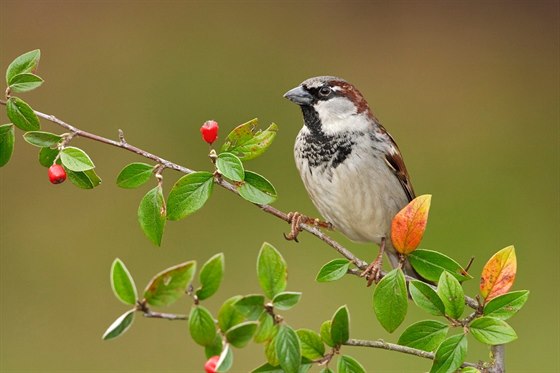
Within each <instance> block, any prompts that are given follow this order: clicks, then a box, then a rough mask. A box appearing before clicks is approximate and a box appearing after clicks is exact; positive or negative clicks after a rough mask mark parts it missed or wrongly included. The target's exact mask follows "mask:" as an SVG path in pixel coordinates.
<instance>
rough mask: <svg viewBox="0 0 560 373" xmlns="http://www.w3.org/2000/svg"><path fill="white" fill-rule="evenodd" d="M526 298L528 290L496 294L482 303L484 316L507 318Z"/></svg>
mask: <svg viewBox="0 0 560 373" xmlns="http://www.w3.org/2000/svg"><path fill="white" fill-rule="evenodd" d="M528 298H529V291H528V290H519V291H512V292H510V293H506V294H503V295H500V296H497V297H496V298H493V299H492V300H491V301H490V302H488V303H486V304H485V305H484V316H491V317H493V318H495V319H500V320H507V319H509V318H510V317H512V316H513V315H515V314H516V313H517V311H519V310H520V309H521V308H522V307H523V305H524V304H525V302H527V299H528Z"/></svg>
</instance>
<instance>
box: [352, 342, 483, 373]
mask: <svg viewBox="0 0 560 373" xmlns="http://www.w3.org/2000/svg"><path fill="white" fill-rule="evenodd" d="M343 344H344V345H346V346H359V347H370V348H380V349H383V350H388V351H396V352H401V353H404V354H408V355H414V356H418V357H423V358H425V359H430V360H434V358H435V354H434V353H433V352H427V351H422V350H418V349H416V348H412V347H406V346H401V345H398V344H395V343H389V342H385V341H383V340H377V341H368V340H363V339H349V340H348V341H346V342H345V343H343ZM481 365H482V364H474V363H469V362H464V363H463V364H462V365H461V367H462V368H465V367H473V368H477V369H482V366H481Z"/></svg>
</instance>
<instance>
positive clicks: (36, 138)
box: [23, 131, 62, 148]
mask: <svg viewBox="0 0 560 373" xmlns="http://www.w3.org/2000/svg"><path fill="white" fill-rule="evenodd" d="M23 139H24V140H25V141H27V142H28V143H29V144H31V145H34V146H38V147H40V148H44V147H52V146H54V145H56V144H58V143H59V142H60V140H62V137H61V136H59V135H56V134H54V133H50V132H43V131H29V132H26V133H24V134H23Z"/></svg>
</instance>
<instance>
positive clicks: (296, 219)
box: [284, 212, 304, 242]
mask: <svg viewBox="0 0 560 373" xmlns="http://www.w3.org/2000/svg"><path fill="white" fill-rule="evenodd" d="M303 218H304V216H303V215H302V214H300V213H299V212H290V213H288V223H289V224H290V226H291V228H290V233H288V234H286V233H284V238H285V239H287V240H288V241H296V242H299V241H298V239H297V237H298V235H299V233H300V232H301V228H300V224H301V223H302V219H303Z"/></svg>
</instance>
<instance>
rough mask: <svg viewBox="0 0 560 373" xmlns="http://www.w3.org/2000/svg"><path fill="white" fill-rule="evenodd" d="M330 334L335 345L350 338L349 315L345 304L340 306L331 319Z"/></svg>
mask: <svg viewBox="0 0 560 373" xmlns="http://www.w3.org/2000/svg"><path fill="white" fill-rule="evenodd" d="M330 336H331V338H332V342H333V343H334V344H335V345H337V346H338V345H341V344H343V343H344V342H346V341H347V340H348V338H350V315H349V314H348V308H347V307H346V306H342V307H340V308H339V309H338V310H336V312H335V313H334V315H333V317H332V319H331V332H330Z"/></svg>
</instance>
